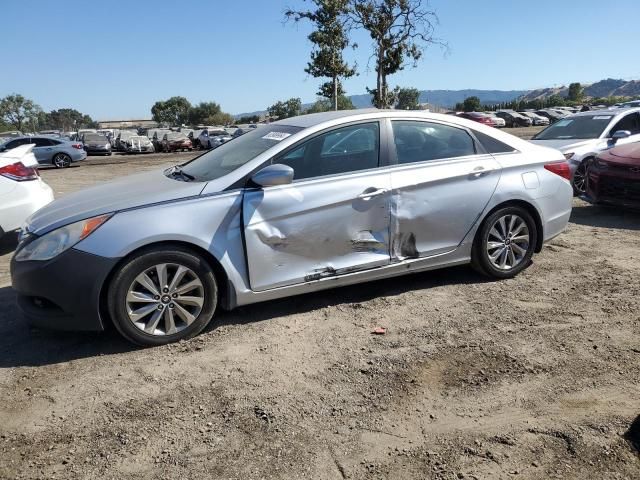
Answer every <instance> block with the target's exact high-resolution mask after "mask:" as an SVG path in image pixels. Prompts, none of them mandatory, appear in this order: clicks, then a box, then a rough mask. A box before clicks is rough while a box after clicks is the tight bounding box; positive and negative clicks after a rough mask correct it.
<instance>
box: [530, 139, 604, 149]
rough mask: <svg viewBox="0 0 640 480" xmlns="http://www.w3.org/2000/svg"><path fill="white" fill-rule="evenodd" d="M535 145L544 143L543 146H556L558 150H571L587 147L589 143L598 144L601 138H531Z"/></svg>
mask: <svg viewBox="0 0 640 480" xmlns="http://www.w3.org/2000/svg"><path fill="white" fill-rule="evenodd" d="M530 142H531V143H533V144H535V145H542V146H543V147H550V148H555V149H556V150H561V151H565V152H566V151H569V150H574V149H577V148H582V147H586V146H588V145H597V144H598V143H599V142H600V140H599V139H589V140H576V139H575V138H568V139H560V140H530Z"/></svg>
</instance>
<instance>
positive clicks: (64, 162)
mask: <svg viewBox="0 0 640 480" xmlns="http://www.w3.org/2000/svg"><path fill="white" fill-rule="evenodd" d="M53 164H54V165H55V166H56V167H57V168H64V167H68V166H69V165H70V164H71V161H70V160H69V157H67V155H65V154H64V153H56V155H55V156H54V157H53Z"/></svg>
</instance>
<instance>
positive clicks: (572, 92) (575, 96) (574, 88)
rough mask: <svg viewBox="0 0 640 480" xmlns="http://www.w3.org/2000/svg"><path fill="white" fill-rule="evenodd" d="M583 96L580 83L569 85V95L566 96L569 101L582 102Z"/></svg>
mask: <svg viewBox="0 0 640 480" xmlns="http://www.w3.org/2000/svg"><path fill="white" fill-rule="evenodd" d="M583 96H584V89H583V88H582V85H580V83H578V82H575V83H571V84H569V95H568V98H569V100H571V101H573V102H579V101H580V100H582V97H583Z"/></svg>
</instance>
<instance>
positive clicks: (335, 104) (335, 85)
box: [333, 75, 338, 111]
mask: <svg viewBox="0 0 640 480" xmlns="http://www.w3.org/2000/svg"><path fill="white" fill-rule="evenodd" d="M333 109H334V110H335V111H338V77H337V76H336V75H334V76H333Z"/></svg>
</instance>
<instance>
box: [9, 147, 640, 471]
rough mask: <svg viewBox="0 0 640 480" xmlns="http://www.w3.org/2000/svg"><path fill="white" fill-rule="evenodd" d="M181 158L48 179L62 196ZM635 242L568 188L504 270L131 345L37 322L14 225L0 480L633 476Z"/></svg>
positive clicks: (272, 309)
mask: <svg viewBox="0 0 640 480" xmlns="http://www.w3.org/2000/svg"><path fill="white" fill-rule="evenodd" d="M178 157H179V158H180V160H179V159H178ZM187 158H189V157H188V155H187V154H182V155H174V156H169V155H151V156H148V157H134V158H132V157H125V156H122V157H118V156H114V157H111V158H105V159H93V157H92V159H91V160H89V161H88V162H86V163H85V164H83V165H81V166H79V167H77V168H72V169H68V170H65V171H58V170H44V171H43V172H42V176H43V177H44V179H45V180H46V181H47V182H48V183H49V184H50V185H52V187H53V188H54V189H55V191H56V194H57V195H58V196H61V195H64V194H65V193H68V192H71V191H73V190H76V189H79V188H81V187H83V186H87V185H90V184H93V183H95V182H98V181H102V180H106V179H109V178H113V177H116V176H119V175H126V174H129V173H131V172H134V171H140V170H144V169H149V168H158V167H159V166H161V165H169V164H175V163H178V162H179V161H182V160H186V159H187ZM639 245H640V215H638V214H634V213H629V212H624V211H619V210H615V209H605V208H596V207H593V206H590V205H588V204H586V203H584V202H582V201H580V200H576V201H575V203H574V211H573V215H572V219H571V224H570V225H569V228H568V230H567V231H566V233H564V234H563V235H561V236H560V237H558V238H556V239H555V240H553V241H552V242H551V243H550V244H549V245H547V246H546V247H545V248H544V250H543V251H542V253H540V254H538V255H537V256H535V257H534V263H533V264H532V265H531V267H530V268H528V269H527V270H526V271H525V272H523V273H522V274H521V275H520V276H518V277H517V278H515V279H513V280H507V281H487V280H486V279H484V278H482V277H480V276H478V275H477V274H475V273H474V272H473V271H472V270H470V269H469V268H466V267H459V268H452V269H447V270H441V271H435V272H427V273H422V274H414V275H411V276H405V277H400V278H394V279H390V280H385V281H378V282H374V283H367V284H362V285H358V286H353V287H346V288H341V289H336V290H331V291H326V292H322V293H314V294H309V295H304V296H299V297H294V298H290V299H285V300H279V301H273V302H269V303H265V304H259V305H255V306H250V307H243V308H241V309H238V310H236V311H234V312H229V313H223V314H221V315H220V316H219V318H218V321H217V322H216V323H215V324H214V325H212V326H211V327H210V328H209V329H208V330H207V331H206V332H205V333H203V334H202V335H200V336H199V337H197V338H196V339H194V340H192V341H189V342H183V343H179V344H175V345H171V346H166V347H161V348H153V349H138V348H134V347H132V346H131V345H129V344H127V343H126V342H124V341H123V340H121V339H120V338H119V337H118V336H117V334H116V333H114V332H107V333H104V334H72V333H66V334H65V333H51V332H45V331H39V330H29V329H28V328H27V326H26V325H25V324H24V322H23V321H22V320H21V319H20V318H19V315H18V312H17V310H16V307H15V306H14V293H13V291H12V290H11V287H10V278H9V276H8V262H9V258H10V255H11V253H10V250H11V245H10V243H9V242H7V241H5V242H4V244H3V246H2V247H1V248H3V250H2V251H0V255H2V253H4V255H2V256H0V399H1V402H0V478H11V479H14V478H16V479H17V478H46V479H49V478H65V479H67V478H70V479H74V478H89V479H111V478H113V479H122V478H133V479H137V478H140V479H141V478H167V479H182V478H193V479H214V478H229V479H262V478H265V479H267V478H281V479H291V478H313V479H333V478H336V479H342V478H350V479H377V478H391V479H410V478H416V479H417V478H421V479H422V478H429V479H431V478H433V479H462V478H466V479H473V478H476V479H485V478H490V479H503V478H504V479H507V478H530V479H548V478H565V479H567V478H569V479H582V478H607V479H632V478H635V479H637V478H640V457H639V452H640V374H639V373H638V372H640V308H639V307H640V302H639V300H638V297H639V295H640V275H638V272H640V248H639ZM70 274H72V272H70ZM379 326H383V327H386V328H387V333H386V334H385V335H373V334H372V333H371V332H372V330H373V329H374V328H376V327H379Z"/></svg>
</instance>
